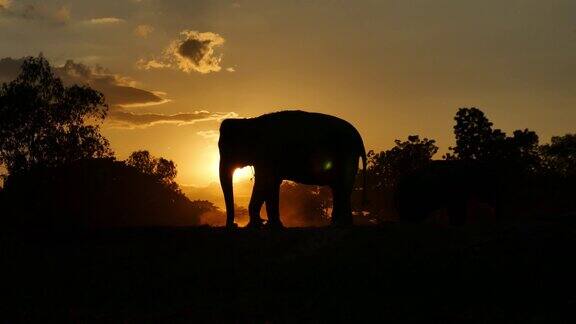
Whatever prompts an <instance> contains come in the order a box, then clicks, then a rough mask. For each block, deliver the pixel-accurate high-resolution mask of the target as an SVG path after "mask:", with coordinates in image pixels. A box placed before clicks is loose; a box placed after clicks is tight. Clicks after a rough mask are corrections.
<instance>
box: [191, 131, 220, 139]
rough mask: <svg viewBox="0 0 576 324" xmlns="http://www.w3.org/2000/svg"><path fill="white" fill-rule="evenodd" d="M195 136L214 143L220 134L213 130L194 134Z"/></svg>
mask: <svg viewBox="0 0 576 324" xmlns="http://www.w3.org/2000/svg"><path fill="white" fill-rule="evenodd" d="M196 134H198V135H200V136H202V137H204V138H205V139H207V140H210V141H214V142H217V141H218V138H219V137H220V132H219V131H217V130H213V129H211V130H204V131H198V132H196Z"/></svg>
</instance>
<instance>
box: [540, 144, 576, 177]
mask: <svg viewBox="0 0 576 324" xmlns="http://www.w3.org/2000/svg"><path fill="white" fill-rule="evenodd" d="M541 151H542V155H543V158H544V164H545V167H546V169H548V170H549V171H551V172H553V173H556V174H558V175H561V176H576V134H566V135H564V136H554V137H552V140H551V143H550V144H546V145H542V147H541Z"/></svg>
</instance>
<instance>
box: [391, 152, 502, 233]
mask: <svg viewBox="0 0 576 324" xmlns="http://www.w3.org/2000/svg"><path fill="white" fill-rule="evenodd" d="M497 179H498V175H497V173H496V171H495V170H494V168H491V167H490V166H487V165H483V164H480V163H476V162H467V161H457V160H454V161H451V160H448V161H446V160H443V161H440V160H438V161H431V162H430V163H429V164H428V165H426V166H424V167H422V168H421V169H418V170H416V171H414V172H412V173H409V174H407V175H405V176H404V177H402V178H401V179H400V181H399V183H398V185H397V187H396V191H395V202H396V209H397V211H398V216H399V219H400V221H402V222H419V221H424V220H425V219H426V218H428V217H429V216H430V215H431V213H432V212H434V211H436V210H440V209H445V210H446V213H447V216H448V221H449V222H450V224H451V225H462V224H464V223H465V222H466V221H467V218H468V216H469V215H468V212H467V206H468V204H469V203H470V202H471V201H472V200H475V201H477V202H480V203H482V204H484V205H487V206H489V207H491V208H492V210H493V211H494V216H497V213H498V210H499V189H498V187H499V185H498V181H497Z"/></svg>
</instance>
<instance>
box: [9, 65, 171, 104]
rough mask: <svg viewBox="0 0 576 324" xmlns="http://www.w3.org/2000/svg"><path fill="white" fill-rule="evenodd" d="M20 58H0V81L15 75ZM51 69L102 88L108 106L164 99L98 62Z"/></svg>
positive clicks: (64, 77)
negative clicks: (92, 64)
mask: <svg viewBox="0 0 576 324" xmlns="http://www.w3.org/2000/svg"><path fill="white" fill-rule="evenodd" d="M23 60H24V59H23V58H20V59H12V58H3V59H0V81H3V82H6V81H10V80H13V79H14V78H16V76H17V75H18V73H19V71H20V65H21V64H22V62H23ZM53 70H54V73H55V74H56V75H57V76H58V77H60V78H61V79H62V81H63V82H64V83H65V84H87V85H89V86H91V87H92V88H94V89H96V90H98V91H100V92H102V93H103V94H104V95H105V97H106V101H107V103H108V104H109V105H111V106H146V105H153V104H161V103H164V102H166V101H167V100H166V99H164V98H162V97H160V96H159V95H158V94H156V93H154V92H152V91H149V90H144V89H140V88H138V87H137V84H136V82H134V81H133V80H131V79H129V78H126V77H123V76H120V75H118V74H113V73H110V72H109V71H107V70H106V69H104V68H102V67H100V66H95V67H90V66H87V65H85V64H82V63H77V62H74V61H72V60H68V61H66V63H65V64H64V65H63V66H56V67H54V68H53Z"/></svg>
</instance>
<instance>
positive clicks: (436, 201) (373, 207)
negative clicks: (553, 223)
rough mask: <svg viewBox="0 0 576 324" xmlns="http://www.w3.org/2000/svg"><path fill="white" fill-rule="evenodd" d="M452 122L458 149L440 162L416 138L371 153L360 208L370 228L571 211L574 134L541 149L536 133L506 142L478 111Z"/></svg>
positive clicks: (431, 147) (575, 177)
mask: <svg viewBox="0 0 576 324" xmlns="http://www.w3.org/2000/svg"><path fill="white" fill-rule="evenodd" d="M455 121H456V124H455V126H454V135H455V142H456V145H455V146H454V147H451V148H450V153H448V154H446V155H445V156H444V157H443V160H433V158H434V155H435V154H436V153H437V151H438V147H437V146H436V145H435V141H434V140H429V139H426V138H424V139H420V137H419V136H417V135H413V136H409V137H408V140H407V141H400V140H396V142H395V143H396V145H395V147H393V148H392V149H390V150H387V151H382V152H380V153H374V152H370V153H369V164H368V178H369V183H368V192H369V197H370V203H369V204H368V205H367V206H365V207H364V209H362V208H361V207H360V204H359V202H357V203H356V204H355V205H356V206H357V208H358V209H359V210H364V211H365V212H367V214H368V218H369V219H370V220H372V221H373V222H381V221H386V220H396V219H400V220H408V221H418V220H420V221H422V220H426V219H430V218H432V217H433V216H440V217H441V218H444V220H443V221H448V222H450V223H456V224H461V223H465V222H469V221H487V220H489V221H492V220H495V219H507V218H517V217H545V216H546V215H550V214H562V213H567V212H571V211H574V210H575V209H576V202H575V201H574V199H573V198H572V197H573V196H574V195H576V186H574V185H575V184H576V135H573V134H567V135H565V136H559V137H553V138H552V140H551V143H550V144H545V145H539V138H538V135H537V134H536V133H535V132H534V131H531V130H528V129H523V130H516V131H514V132H513V133H512V136H508V135H507V134H506V133H504V132H503V131H501V130H500V129H496V128H493V124H492V122H490V121H489V120H488V118H487V117H486V115H485V114H484V113H483V112H482V111H481V110H479V109H477V108H461V109H459V110H458V112H457V114H456V117H455ZM357 187H358V188H359V187H360V185H358V186H357ZM355 200H357V201H358V197H357V196H356V197H355Z"/></svg>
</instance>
